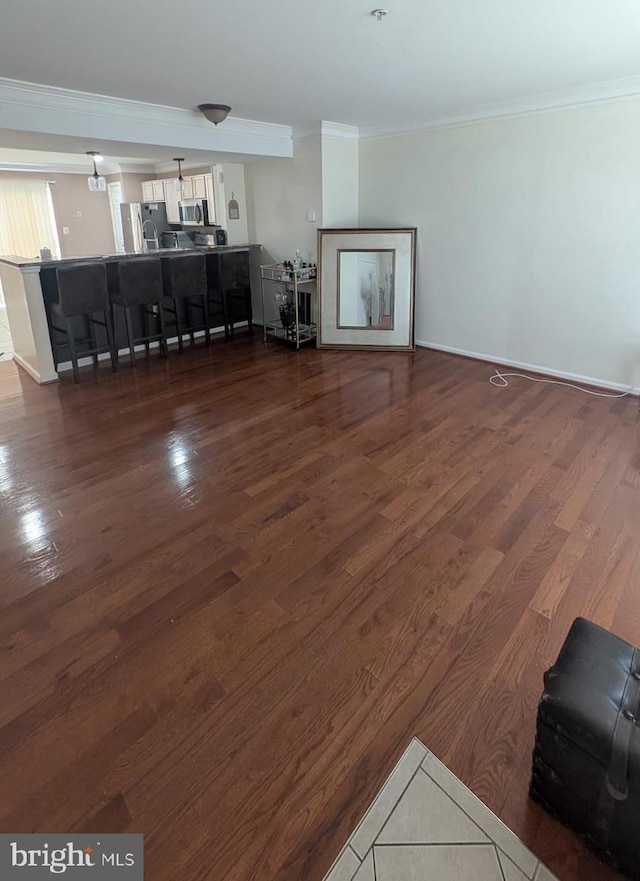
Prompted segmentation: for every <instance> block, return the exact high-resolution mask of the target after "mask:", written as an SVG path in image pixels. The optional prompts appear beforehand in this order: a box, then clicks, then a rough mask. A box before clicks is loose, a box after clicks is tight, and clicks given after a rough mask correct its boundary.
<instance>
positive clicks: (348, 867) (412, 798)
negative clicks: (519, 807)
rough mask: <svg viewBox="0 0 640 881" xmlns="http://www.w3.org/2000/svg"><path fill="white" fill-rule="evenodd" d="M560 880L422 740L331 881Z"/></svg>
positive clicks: (380, 798)
mask: <svg viewBox="0 0 640 881" xmlns="http://www.w3.org/2000/svg"><path fill="white" fill-rule="evenodd" d="M449 879H451V881H557V879H556V878H555V876H554V875H552V874H551V872H549V870H548V869H547V868H545V866H543V865H542V863H541V862H540V861H539V860H538V859H537V858H536V857H535V856H534V854H532V853H531V851H530V850H527V848H526V847H525V846H524V844H523V843H522V842H521V841H520V839H519V838H516V836H515V835H514V834H513V832H511V831H510V830H509V829H507V827H506V826H505V825H504V823H502V822H501V821H500V820H499V819H498V818H497V817H496V816H495V814H492V813H491V811H490V810H489V808H488V807H486V805H484V804H483V803H482V802H481V801H480V799H478V798H476V796H475V795H474V794H473V793H472V792H471V791H470V790H469V789H467V787H466V786H464V784H463V783H461V782H460V780H458V778H457V777H455V776H454V775H453V774H452V773H451V771H449V770H448V768H446V767H445V766H444V765H443V764H442V762H440V761H438V759H436V757H435V756H433V755H432V754H431V753H429V752H428V751H427V749H426V748H425V747H424V746H423V745H422V744H421V743H420V741H419V740H416V739H415V738H414V739H413V740H412V741H411V743H410V744H409V747H408V748H407V750H406V752H405V754H404V755H403V756H402V758H401V759H400V761H399V762H398V764H397V765H396V767H395V768H394V770H393V772H392V773H391V775H390V777H389V778H388V780H387V781H386V783H385V784H384V786H383V787H382V789H381V790H380V792H379V794H378V795H377V797H376V799H375V801H374V802H373V804H372V805H371V807H370V808H369V810H368V811H367V813H366V814H365V815H364V817H363V819H362V820H361V821H360V823H359V825H358V827H357V829H356V830H355V832H354V833H353V835H352V836H351V838H350V839H349V841H348V842H347V844H346V845H345V847H344V849H343V850H342V852H341V853H340V855H339V856H338V859H337V860H336V861H335V863H334V864H333V866H332V867H331V869H330V871H329V874H328V875H327V876H326V877H325V881H449Z"/></svg>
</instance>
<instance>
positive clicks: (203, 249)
mask: <svg viewBox="0 0 640 881" xmlns="http://www.w3.org/2000/svg"><path fill="white" fill-rule="evenodd" d="M261 251H262V245H257V244H252V243H247V244H242V245H214V246H210V247H209V246H205V245H194V246H193V247H192V248H159V249H158V250H153V251H144V252H134V253H125V254H96V255H94V256H83V257H64V258H62V259H60V260H41V259H40V258H39V257H20V256H16V255H8V256H3V257H0V283H1V284H2V290H3V294H4V299H5V304H6V307H7V317H8V319H9V327H10V328H11V337H12V341H13V348H14V354H13V360H14V361H15V362H16V363H17V364H18V365H19V366H20V367H22V368H23V369H24V370H26V371H27V373H28V374H29V375H30V376H32V377H33V379H35V380H36V382H39V383H45V382H54V381H55V380H57V379H58V374H57V371H56V365H55V362H54V357H53V348H52V342H51V334H52V330H51V312H50V307H51V303H52V302H54V301H55V300H56V299H57V275H56V268H57V267H58V266H61V265H65V264H70V263H88V262H95V261H100V262H104V263H105V264H107V275H108V276H109V275H110V274H113V273H115V274H116V275H117V266H116V265H115V264H117V263H119V262H120V261H121V260H130V259H132V258H134V257H142V256H148V257H154V256H157V257H161V258H162V259H166V258H168V259H171V258H172V257H174V256H175V257H177V256H180V255H183V254H189V253H200V254H201V253H204V254H205V255H206V256H207V278H208V287H209V290H210V292H211V291H213V292H214V294H216V293H219V299H220V303H221V304H223V305H221V310H222V312H221V314H222V313H224V314H225V315H227V314H228V312H229V311H231V312H233V313H234V314H235V320H236V322H237V323H243V322H246V321H248V322H249V324H251V321H252V317H251V316H252V309H251V295H250V294H251V292H250V290H249V289H247V291H248V297H247V301H246V303H244V302H243V303H238V301H237V298H236V299H235V300H234V299H233V298H232V300H231V301H229V300H228V298H227V294H226V290H227V289H228V287H229V285H228V284H227V283H225V281H224V278H225V277H228V276H229V272H231V274H233V269H232V266H233V264H234V263H237V262H238V261H240V262H241V263H246V262H249V264H252V263H257V262H259V259H260V258H259V254H260V252H261ZM242 253H244V254H246V255H247V256H246V259H242V258H240V257H236V258H234V257H232V256H231V255H233V254H242ZM227 255H229V259H228V260H227ZM251 274H252V275H254V276H255V274H256V272H255V267H253V268H252V269H251ZM258 274H259V273H258ZM231 287H232V288H233V285H231ZM215 329H217V328H216V327H215V326H214V330H215ZM224 329H225V333H227V329H228V323H227V320H226V319H225V323H224ZM231 332H233V321H231ZM116 336H117V337H120V341H121V339H122V334H118V333H117V334H116ZM116 342H117V343H118V342H119V340H118V339H117V340H116ZM119 347H120V348H122V343H121V342H120V346H119ZM60 367H61V368H63V367H65V362H64V358H63V363H62V364H61V365H60Z"/></svg>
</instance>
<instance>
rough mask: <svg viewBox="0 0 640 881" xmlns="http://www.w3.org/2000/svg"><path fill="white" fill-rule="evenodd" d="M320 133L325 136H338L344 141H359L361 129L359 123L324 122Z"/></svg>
mask: <svg viewBox="0 0 640 881" xmlns="http://www.w3.org/2000/svg"><path fill="white" fill-rule="evenodd" d="M320 134H321V135H322V136H323V137H325V138H338V139H340V140H342V141H357V140H359V138H360V129H359V128H358V126H357V125H343V123H341V122H324V121H323V122H322V123H321V124H320Z"/></svg>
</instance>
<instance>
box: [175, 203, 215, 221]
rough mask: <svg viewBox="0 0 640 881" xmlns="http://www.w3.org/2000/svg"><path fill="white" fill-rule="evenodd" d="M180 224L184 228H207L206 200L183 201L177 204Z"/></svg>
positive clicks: (207, 210)
mask: <svg viewBox="0 0 640 881" xmlns="http://www.w3.org/2000/svg"><path fill="white" fill-rule="evenodd" d="M178 209H179V211H180V223H182V224H184V226H209V208H208V205H207V200H206V199H185V200H184V201H182V202H178Z"/></svg>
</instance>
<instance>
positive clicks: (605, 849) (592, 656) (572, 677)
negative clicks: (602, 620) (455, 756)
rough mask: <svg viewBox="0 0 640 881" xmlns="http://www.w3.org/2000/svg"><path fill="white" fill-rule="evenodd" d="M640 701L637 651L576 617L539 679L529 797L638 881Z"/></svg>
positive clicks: (611, 862) (639, 855)
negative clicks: (541, 688)
mask: <svg viewBox="0 0 640 881" xmlns="http://www.w3.org/2000/svg"><path fill="white" fill-rule="evenodd" d="M639 704H640V651H639V650H638V649H636V648H634V646H632V645H630V644H629V643H627V642H624V640H622V639H619V638H618V637H617V636H614V635H613V634H612V633H609V632H608V631H607V630H604V629H603V628H602V627H598V626H597V625H595V624H592V623H591V622H590V621H586V620H585V619H584V618H577V619H576V620H575V621H574V623H573V625H572V627H571V630H570V631H569V635H568V636H567V639H566V641H565V643H564V646H563V647H562V649H561V651H560V655H559V657H558V660H557V662H556V664H555V665H554V666H553V667H552V668H551V669H550V670H548V671H547V673H545V676H544V692H543V695H542V698H541V700H540V704H539V707H538V723H537V731H536V743H535V748H534V751H533V773H532V777H531V796H532V798H534V799H535V800H536V801H538V802H540V803H541V804H542V805H543V806H544V807H545V808H546V809H547V810H548V811H550V813H552V814H553V815H554V816H556V817H557V818H558V819H559V820H561V821H562V822H563V823H565V824H566V825H567V826H569V827H570V828H571V829H573V830H575V831H576V832H578V833H579V834H580V835H582V836H583V837H584V838H586V839H587V841H588V843H589V844H590V845H591V846H592V847H593V848H594V849H595V850H596V851H597V852H598V853H599V855H600V856H601V857H602V858H603V859H604V860H606V861H607V862H608V863H610V864H612V865H613V866H615V867H616V868H617V869H619V870H620V871H621V872H623V873H624V874H625V875H627V877H629V878H631V879H634V881H640V727H639V726H640V709H639ZM636 720H637V721H636Z"/></svg>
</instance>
